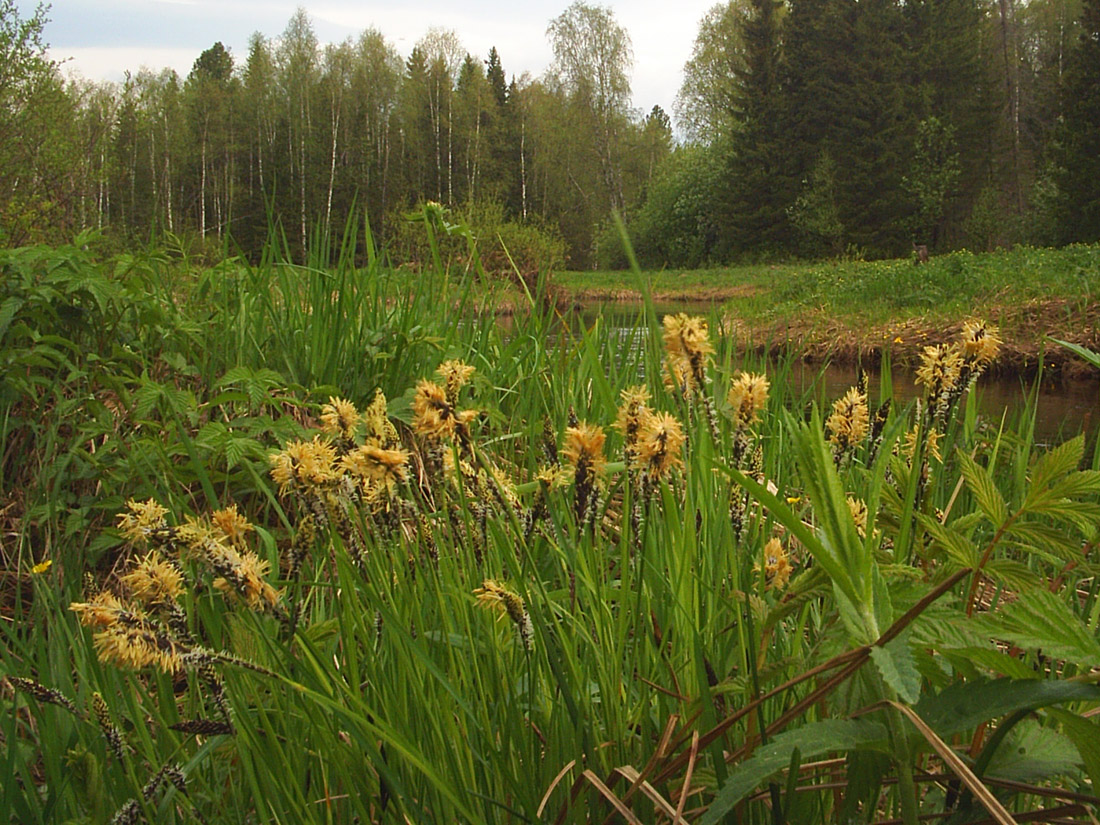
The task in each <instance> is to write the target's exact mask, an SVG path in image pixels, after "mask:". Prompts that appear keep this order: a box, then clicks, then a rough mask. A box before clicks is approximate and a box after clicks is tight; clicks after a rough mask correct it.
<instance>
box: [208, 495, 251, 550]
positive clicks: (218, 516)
mask: <svg viewBox="0 0 1100 825" xmlns="http://www.w3.org/2000/svg"><path fill="white" fill-rule="evenodd" d="M210 520H211V521H212V522H213V523H214V526H215V527H217V528H218V529H219V530H221V531H222V532H223V533H224V534H225V536H226V538H228V539H230V540H231V541H234V542H240V541H243V540H244V536H245V534H246V533H250V532H252V531H254V530H255V529H256V528H255V527H253V526H252V523H251V522H250V521H249V520H248V519H247V518H245V517H244V516H242V515H241V514H240V513H238V512H237V505H236V504H232V505H230V506H229V507H227V508H225V509H224V510H215V511H214V512H213V513H211V514H210Z"/></svg>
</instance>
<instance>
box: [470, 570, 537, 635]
mask: <svg viewBox="0 0 1100 825" xmlns="http://www.w3.org/2000/svg"><path fill="white" fill-rule="evenodd" d="M474 596H476V597H477V603H478V604H479V605H481V606H482V607H484V608H485V609H486V610H489V611H491V612H493V613H496V614H497V617H498V618H503V617H505V616H507V617H508V618H509V619H511V621H512V624H513V625H514V626H515V628H516V635H517V636H518V637H519V640H520V643H521V644H522V645H523V647H524V649H525V650H530V649H531V648H532V647H533V645H534V628H533V627H532V625H531V616H530V614H528V612H527V607H526V606H525V605H524V603H523V598H522V597H521V596H519V594H517V593H514V592H512V591H511V590H509V589H508V588H506V587H504V585H502V584H500V583H499V582H497V581H494V580H493V579H486V580H485V581H484V582H483V583H482V585H481V587H479V588H477V589H475V590H474Z"/></svg>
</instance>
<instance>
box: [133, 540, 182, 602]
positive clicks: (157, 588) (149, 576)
mask: <svg viewBox="0 0 1100 825" xmlns="http://www.w3.org/2000/svg"><path fill="white" fill-rule="evenodd" d="M122 583H123V584H124V585H126V588H127V589H128V590H129V591H130V593H132V594H133V597H134V598H135V599H137V600H138V601H140V602H141V603H142V604H146V605H150V606H155V605H161V604H169V603H171V602H174V601H175V600H176V599H177V598H179V595H180V593H182V592H183V574H182V573H180V571H179V568H177V567H176V566H175V565H172V564H169V563H168V562H167V561H165V560H164V558H163V557H162V556H161V555H160V554H159V553H156V552H153V553H149V554H148V555H146V556H145V558H143V559H142V560H141V561H140V562H138V563H137V565H135V567H134V569H133V570H131V571H130V572H129V573H127V574H126V575H125V576H123V577H122Z"/></svg>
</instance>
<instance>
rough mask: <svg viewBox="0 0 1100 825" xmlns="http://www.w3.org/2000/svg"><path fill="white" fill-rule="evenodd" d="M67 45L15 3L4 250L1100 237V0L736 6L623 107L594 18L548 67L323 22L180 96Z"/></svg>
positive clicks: (563, 36)
mask: <svg viewBox="0 0 1100 825" xmlns="http://www.w3.org/2000/svg"><path fill="white" fill-rule="evenodd" d="M48 35H49V19H48V9H47V8H46V7H39V9H38V10H37V11H36V12H35V13H34V15H33V16H31V17H30V18H28V19H21V18H20V17H19V14H18V10H17V9H16V6H15V4H14V0H2V2H0V49H2V51H3V54H4V55H5V56H6V59H4V60H3V61H0V112H2V113H3V115H2V118H0V242H2V243H4V244H5V245H9V246H18V245H23V244H27V243H33V242H36V241H58V240H65V239H71V238H72V237H73V236H74V235H75V233H76V232H78V231H80V230H81V229H85V228H97V229H103V230H105V232H106V233H108V234H109V235H111V236H113V237H117V238H118V239H119V244H120V246H124V245H125V244H126V242H127V241H130V240H140V241H147V240H149V239H150V238H163V237H165V236H166V235H171V236H174V237H185V238H188V239H189V240H190V241H192V242H199V243H200V244H203V245H205V246H206V247H209V248H211V249H214V250H217V249H220V248H222V245H223V244H224V243H226V242H229V244H230V246H229V248H230V249H232V250H234V251H238V250H239V251H242V252H244V253H245V254H248V255H256V254H258V253H259V250H260V249H261V248H262V247H263V245H264V243H265V242H266V241H267V240H268V234H269V228H270V227H272V226H278V227H280V228H281V232H282V234H283V236H285V242H286V244H287V245H288V246H289V248H291V249H296V250H299V252H300V251H301V250H304V249H305V247H306V246H307V245H308V238H309V235H310V234H311V233H312V232H315V231H318V230H320V231H322V232H324V233H325V234H326V235H330V236H331V235H333V234H334V233H333V232H332V229H333V227H342V226H343V225H344V223H345V221H346V220H347V218H348V216H349V215H351V214H360V213H364V212H365V213H366V216H367V217H368V218H369V220H370V224H371V227H372V229H373V231H374V234H375V236H376V238H378V239H379V240H380V241H382V242H383V243H384V244H386V245H388V247H389V249H390V252H391V255H393V256H394V257H395V258H402V257H410V256H412V255H413V251H412V250H410V249H405V248H403V246H402V240H401V239H402V228H403V226H404V225H405V223H406V221H405V220H404V216H405V215H406V214H407V213H408V212H409V210H412V209H415V208H417V207H418V206H419V205H421V204H423V203H425V202H429V201H435V202H439V203H441V204H443V205H445V206H446V207H448V208H450V209H452V210H454V211H455V213H456V214H458V215H460V216H461V218H462V219H463V220H466V221H468V222H469V223H470V225H471V226H474V227H475V228H479V229H482V230H483V231H484V232H485V233H487V234H494V235H495V234H496V233H497V232H498V231H499V229H500V228H501V227H507V228H510V229H511V230H512V234H513V235H515V234H516V233H518V232H519V231H520V228H522V229H523V230H524V231H526V232H528V233H529V235H530V234H532V233H533V235H534V237H536V238H537V239H538V241H539V242H541V243H544V244H545V245H546V246H547V248H549V249H551V250H558V251H559V253H560V254H558V255H551V256H550V257H551V258H555V259H560V260H556V261H555V262H557V263H560V264H565V265H568V267H569V268H573V269H586V268H592V267H595V266H599V267H601V268H613V267H616V266H622V265H625V263H626V260H625V257H624V255H623V251H622V249H621V244H620V242H619V240H618V234H617V231H616V229H615V226H614V223H613V220H612V218H611V216H612V214H613V213H618V214H620V215H622V216H623V218H624V220H625V222H626V225H627V228H628V230H629V232H630V235H631V237H632V238H633V240H634V243H635V245H636V251H637V254H638V256H639V259H640V261H641V263H642V264H643V265H646V266H653V267H660V266H663V265H668V266H681V267H696V266H700V265H703V264H708V263H728V262H734V261H744V260H764V259H791V258H795V257H800V258H821V257H831V256H838V255H848V256H852V257H857V258H858V257H870V258H875V257H893V256H897V255H901V254H905V253H907V252H909V251H911V249H912V246H911V244H913V243H918V244H925V245H927V246H929V247H930V248H931V249H932V250H933V251H937V252H938V251H946V250H951V249H959V248H968V249H972V250H978V251H980V250H986V249H990V248H993V247H996V246H1000V245H1012V244H1015V243H1030V244H1036V245H1060V244H1065V243H1069V242H1075V241H1080V242H1090V241H1095V240H1096V239H1098V238H1100V91H1098V89H1100V0H1030V2H1022V0H908V1H907V2H903V0H866V1H865V2H853V0H826V1H825V2H823V0H786V2H777V0H731V2H727V3H720V4H718V5H716V6H715V7H714V8H713V9H712V10H711V11H710V12H709V13H708V14H707V15H706V16H705V17H704V18H703V19H702V20H701V21H700V23H699V28H698V36H697V39H696V42H695V46H694V51H693V55H692V57H691V59H690V61H689V62H688V63H687V65H686V66H685V67H684V76H683V83H682V88H681V90H680V93H679V95H678V97H677V102H676V106H675V111H674V112H673V113H666V112H665V111H663V110H662V109H661V108H660V107H657V106H654V107H652V108H651V109H650V110H649V111H648V112H645V111H644V110H638V109H634V108H632V96H631V86H630V76H631V69H632V66H633V65H634V62H635V61H636V60H638V59H641V58H639V57H638V56H637V55H634V54H633V53H632V49H631V44H630V37H629V32H627V31H626V30H625V29H624V28H623V27H621V26H620V25H619V24H618V23H617V22H616V20H615V18H614V15H613V14H612V12H611V11H610V10H609V9H607V8H604V7H600V6H596V5H589V4H586V3H584V2H579V1H578V2H575V3H574V4H573V5H571V6H570V7H568V8H567V9H565V10H564V11H563V12H562V13H561V15H560V16H558V17H557V18H554V19H553V20H550V21H548V26H547V30H546V35H547V37H548V39H549V41H550V44H551V45H552V47H553V53H554V56H555V59H554V62H553V64H552V66H551V67H550V69H549V70H548V71H547V72H546V73H545V75H544V76H542V77H532V76H530V75H529V74H521V75H519V76H516V74H515V73H513V72H510V71H509V67H507V66H503V65H502V64H501V61H500V58H499V56H498V54H497V50H496V49H495V48H494V49H492V50H491V51H490V52H489V54H488V55H473V54H470V53H469V52H467V51H466V49H465V48H464V47H463V45H462V43H461V42H460V40H459V38H458V37H457V35H456V34H455V33H454V32H452V31H446V30H443V29H440V28H429V29H428V30H427V32H426V33H425V34H424V36H423V38H422V39H421V40H420V41H419V42H417V43H416V45H415V46H414V47H413V48H412V49H411V51H410V52H409V53H408V55H406V56H403V55H401V54H400V53H399V52H398V51H397V49H396V48H395V46H394V44H393V43H392V42H390V41H389V40H387V37H386V35H385V33H384V32H381V31H377V30H373V29H370V30H367V31H364V32H362V33H361V34H360V35H359V36H358V37H356V38H349V39H347V40H345V41H344V42H340V43H331V44H322V43H320V42H319V40H318V37H317V35H316V34H315V31H314V28H313V26H312V23H311V20H310V18H309V16H308V15H307V13H306V12H305V10H304V9H299V10H298V11H297V12H296V13H295V14H294V15H293V17H292V18H291V19H290V20H289V21H288V22H287V24H286V27H285V29H283V31H282V33H281V34H279V35H278V36H275V37H269V36H265V35H264V34H261V33H259V32H257V33H255V34H254V35H253V36H252V38H251V40H250V43H249V47H248V53H247V54H244V55H234V54H232V53H231V52H230V51H229V50H227V49H226V48H225V46H224V45H223V44H222V43H221V42H217V43H214V44H213V45H212V46H210V47H209V48H208V49H206V50H205V51H203V52H202V53H201V54H199V55H197V57H196V59H195V62H194V65H193V67H192V69H191V71H190V72H189V73H188V75H187V76H186V77H180V76H179V75H178V74H177V73H175V72H174V71H172V70H167V69H166V70H161V71H157V70H155V69H149V68H142V69H140V70H138V71H135V72H133V73H128V74H127V75H126V78H125V80H124V81H123V82H121V83H106V82H91V81H87V80H82V79H79V78H74V77H70V76H67V75H66V73H65V72H64V71H63V69H64V66H63V65H59V64H58V63H57V62H55V61H54V60H53V59H51V57H50V56H49V55H48V52H47V43H48ZM673 117H674V118H675V128H674V121H673ZM405 234H407V232H406V233H405ZM505 234H506V235H507V234H508V233H507V232H506V233H505ZM517 243H518V241H517ZM406 246H407V245H406Z"/></svg>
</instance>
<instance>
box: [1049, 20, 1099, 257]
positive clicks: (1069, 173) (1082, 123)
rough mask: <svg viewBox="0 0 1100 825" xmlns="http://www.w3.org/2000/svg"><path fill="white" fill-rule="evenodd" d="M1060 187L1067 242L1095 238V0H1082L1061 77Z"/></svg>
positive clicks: (1096, 107)
mask: <svg viewBox="0 0 1100 825" xmlns="http://www.w3.org/2000/svg"><path fill="white" fill-rule="evenodd" d="M1063 101H1064V103H1063V106H1064V111H1065V126H1064V129H1063V132H1062V151H1061V159H1062V163H1061V167H1062V168H1061V171H1060V173H1059V185H1060V187H1061V189H1062V192H1063V194H1064V196H1065V198H1066V205H1067V213H1066V218H1065V221H1064V223H1065V231H1066V235H1067V239H1068V240H1073V241H1083V242H1093V241H1097V240H1100V0H1085V3H1084V6H1083V9H1082V14H1081V36H1080V39H1079V40H1078V42H1077V45H1076V47H1075V48H1074V49H1073V51H1072V52H1071V54H1070V56H1069V61H1068V66H1067V69H1066V74H1065V81H1064V98H1063Z"/></svg>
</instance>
